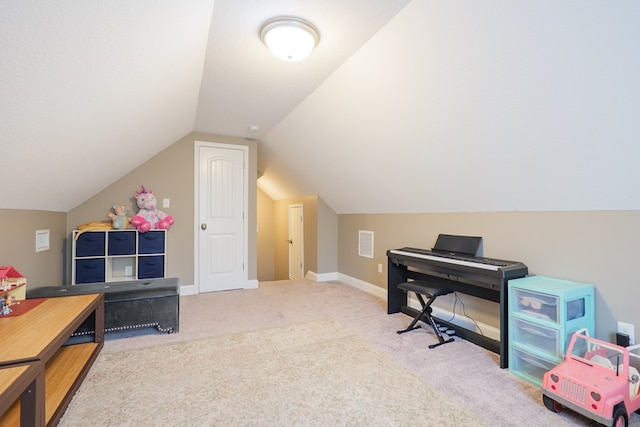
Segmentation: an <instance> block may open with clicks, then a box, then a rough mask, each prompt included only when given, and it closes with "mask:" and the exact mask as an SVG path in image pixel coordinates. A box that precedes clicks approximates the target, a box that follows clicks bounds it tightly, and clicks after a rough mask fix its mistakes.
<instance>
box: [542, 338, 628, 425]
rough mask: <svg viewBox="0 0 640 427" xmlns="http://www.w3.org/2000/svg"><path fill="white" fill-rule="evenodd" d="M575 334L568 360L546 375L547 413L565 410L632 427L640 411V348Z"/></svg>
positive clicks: (566, 358) (543, 380) (543, 384)
mask: <svg viewBox="0 0 640 427" xmlns="http://www.w3.org/2000/svg"><path fill="white" fill-rule="evenodd" d="M586 334H587V332H586V330H580V331H578V332H576V333H574V334H573V337H572V338H571V342H570V343H569V347H568V348H567V354H566V356H565V360H564V361H563V362H562V363H560V364H559V365H558V366H556V367H555V368H553V369H551V370H550V371H548V372H546V373H545V374H544V377H543V379H542V401H543V402H544V406H546V407H547V409H549V410H551V411H553V412H560V411H561V410H562V409H563V408H564V407H567V408H569V409H572V410H573V411H575V412H578V413H579V414H582V415H584V416H585V417H587V418H591V419H592V420H595V421H597V422H598V423H600V424H603V425H606V426H616V427H617V426H628V425H629V417H630V415H631V413H633V412H634V411H639V410H640V395H638V391H639V388H640V382H639V380H640V374H639V373H638V369H640V344H639V345H635V346H631V347H626V348H625V347H621V346H619V345H615V344H611V343H608V342H605V341H601V340H598V339H596V338H591V337H589V336H588V335H586Z"/></svg>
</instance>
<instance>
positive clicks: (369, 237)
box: [358, 230, 373, 258]
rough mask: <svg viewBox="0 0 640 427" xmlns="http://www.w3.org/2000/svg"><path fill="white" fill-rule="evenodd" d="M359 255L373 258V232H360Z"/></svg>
mask: <svg viewBox="0 0 640 427" xmlns="http://www.w3.org/2000/svg"><path fill="white" fill-rule="evenodd" d="M358 255H360V256H364V257H367V258H373V231H364V230H358Z"/></svg>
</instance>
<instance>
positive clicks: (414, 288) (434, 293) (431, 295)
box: [397, 280, 453, 348]
mask: <svg viewBox="0 0 640 427" xmlns="http://www.w3.org/2000/svg"><path fill="white" fill-rule="evenodd" d="M398 289H402V290H403V291H405V292H413V293H415V294H416V297H418V301H419V302H420V305H421V306H422V311H421V312H420V313H418V315H417V316H416V317H415V318H414V319H413V321H412V322H411V323H410V324H409V326H407V328H406V329H403V330H401V331H397V333H398V334H404V333H405V332H409V331H413V330H414V329H418V328H420V325H417V326H416V323H418V320H420V319H422V317H426V318H427V320H428V321H429V324H430V325H431V327H432V328H433V331H434V332H435V333H436V336H437V337H438V341H439V342H438V343H437V344H431V345H430V346H429V348H436V347H438V346H440V345H442V344H446V343H448V342H452V341H453V338H449V339H448V340H445V339H444V335H443V334H442V331H440V329H439V328H438V325H436V321H435V320H434V318H433V317H432V316H431V311H432V310H431V304H433V302H434V301H435V300H436V298H437V297H439V296H440V295H447V294H450V293H452V292H453V290H451V289H449V288H434V287H431V286H429V284H428V283H427V282H422V281H419V280H414V281H412V282H404V283H400V284H399V285H398ZM423 295H424V296H425V297H427V298H428V300H427V301H425V300H424V298H423Z"/></svg>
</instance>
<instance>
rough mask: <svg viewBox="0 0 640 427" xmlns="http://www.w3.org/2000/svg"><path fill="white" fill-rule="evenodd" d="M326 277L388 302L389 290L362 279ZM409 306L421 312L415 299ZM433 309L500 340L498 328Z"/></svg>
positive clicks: (442, 317) (412, 298)
mask: <svg viewBox="0 0 640 427" xmlns="http://www.w3.org/2000/svg"><path fill="white" fill-rule="evenodd" d="M309 273H311V272H309ZM309 273H308V274H307V278H309V279H310V280H315V279H314V278H312V277H316V275H315V273H312V274H313V276H311V274H309ZM325 275H326V276H328V277H332V278H331V279H328V280H337V281H339V282H342V283H344V284H345V285H349V286H352V287H354V288H357V289H360V290H361V291H364V292H367V293H369V294H371V295H374V296H376V297H378V298H382V299H384V300H385V301H386V300H387V290H386V289H384V288H381V287H379V286H376V285H373V284H371V283H368V282H365V281H362V280H360V279H356V278H355V277H351V276H347V275H346V274H342V273H325V274H323V275H322V276H325ZM318 277H319V275H318ZM316 281H317V282H321V281H327V280H316ZM408 306H409V307H411V308H415V309H416V310H421V307H420V303H419V302H418V300H417V299H416V298H414V297H409V300H408ZM432 308H433V315H434V316H435V317H437V318H439V319H442V320H446V321H447V322H449V323H452V324H454V325H457V326H460V327H461V328H464V329H467V330H469V331H473V332H476V333H478V334H482V335H484V336H486V337H487V338H490V339H492V340H496V341H499V340H500V329H499V328H496V327H495V326H491V325H487V324H486V323H481V322H477V324H476V322H474V321H473V319H471V318H469V317H467V316H463V315H461V314H458V313H456V315H455V317H454V315H453V313H452V312H451V311H449V310H445V309H443V308H440V307H436V306H435V305H434V306H432ZM449 319H451V320H449Z"/></svg>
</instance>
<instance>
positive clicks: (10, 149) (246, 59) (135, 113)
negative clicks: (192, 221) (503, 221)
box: [0, 0, 640, 213]
mask: <svg viewBox="0 0 640 427" xmlns="http://www.w3.org/2000/svg"><path fill="white" fill-rule="evenodd" d="M278 15H295V16H299V17H302V18H306V19H308V20H309V21H311V22H312V23H313V24H314V25H315V26H316V27H318V28H319V30H320V33H321V40H320V44H319V45H318V47H317V48H316V49H315V50H314V52H313V53H312V55H311V56H310V57H309V58H308V59H307V60H305V61H303V62H300V63H285V62H280V61H278V60H276V59H275V58H273V57H272V56H271V55H270V54H269V53H268V51H267V49H266V48H265V47H264V46H263V45H262V43H261V42H260V40H259V37H258V31H259V27H260V24H261V23H262V22H264V21H266V20H267V19H269V18H272V17H274V16H278ZM638 21H640V2H637V1H634V0H621V1H619V2H616V4H615V6H612V5H609V4H604V3H602V2H601V1H600V0H582V1H577V0H569V1H566V2H560V3H559V2H555V1H540V2H531V1H530V0H497V1H492V2H473V3H468V2H451V1H448V0H412V1H411V2H409V0H395V1H394V0H348V1H345V0H322V1H320V0H271V1H266V0H262V1H261V0H216V1H215V3H214V1H213V0H189V1H185V2H178V1H175V0H136V1H130V0H114V1H109V2H105V1H102V0H70V1H66V2H42V1H37V0H19V1H18V0H10V1H3V2H0V55H2V60H1V61H0V99H1V100H2V102H0V122H1V124H0V147H1V148H2V156H1V158H2V160H3V165H4V166H5V167H3V168H0V192H1V196H0V208H15V209H39V210H52V211H61V212H66V211H69V210H70V209H72V208H73V207H75V206H76V205H78V204H79V203H82V202H83V201H84V200H86V199H87V198H89V197H91V196H93V195H94V194H95V193H97V192H98V191H100V190H101V189H103V188H104V187H106V186H108V185H110V184H111V183H112V182H114V181H115V180H116V179H118V178H119V177H121V176H122V175H124V174H126V173H127V172H129V171H130V170H132V169H134V168H135V167H137V166H138V165H139V164H141V163H143V162H144V161H146V160H147V159H149V158H150V157H152V156H153V155H155V154H156V153H158V152H159V151H161V150H163V149H164V148H166V147H168V146H170V145H171V144H173V143H175V142H176V141H178V140H179V139H180V138H182V137H183V136H185V135H186V134H188V133H189V132H192V131H198V132H206V133H211V134H221V135H230V136H238V137H249V138H255V139H258V140H259V142H258V150H259V164H258V166H259V169H260V171H261V172H262V173H264V175H263V177H262V178H261V179H260V180H259V185H260V187H261V188H262V189H263V190H264V191H266V192H267V193H268V194H269V195H270V196H272V197H273V198H275V199H281V198H289V197H295V196H302V195H311V194H318V195H319V196H320V197H322V198H323V199H324V200H325V201H326V202H327V203H328V204H329V205H330V206H331V207H333V208H334V209H335V210H336V212H338V213H376V212H460V211H504V210H573V209H577V210H583V209H587V210H599V209H639V208H640V197H635V196H633V195H634V194H636V193H637V188H638V187H639V186H640V174H638V173H637V172H636V170H637V166H636V164H635V161H636V159H637V158H639V157H640V144H637V142H636V139H637V135H638V134H640V120H638V117H640V107H639V106H640V79H638V78H637V76H638V75H640V56H639V55H635V54H634V52H636V51H637V46H638V42H639V41H640V26H638V25H637V23H638ZM251 125H255V126H258V127H259V128H260V131H259V132H256V133H250V132H249V126H251ZM58 188H64V191H55V190H56V189H58Z"/></svg>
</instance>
